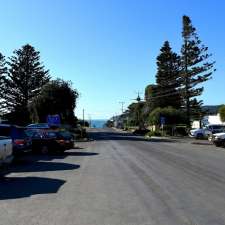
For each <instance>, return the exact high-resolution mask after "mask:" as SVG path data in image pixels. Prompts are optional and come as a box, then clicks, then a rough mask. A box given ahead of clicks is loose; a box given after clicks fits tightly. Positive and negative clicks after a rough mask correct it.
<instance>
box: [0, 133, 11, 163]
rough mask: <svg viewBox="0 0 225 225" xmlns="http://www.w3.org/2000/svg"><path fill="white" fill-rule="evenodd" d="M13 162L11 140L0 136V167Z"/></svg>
mask: <svg viewBox="0 0 225 225" xmlns="http://www.w3.org/2000/svg"><path fill="white" fill-rule="evenodd" d="M12 160H13V150H12V139H11V138H10V137H3V136H0V166H1V167H4V166H5V165H8V164H10V163H11V162H12Z"/></svg>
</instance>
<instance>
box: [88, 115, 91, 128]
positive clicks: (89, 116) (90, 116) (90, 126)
mask: <svg viewBox="0 0 225 225" xmlns="http://www.w3.org/2000/svg"><path fill="white" fill-rule="evenodd" d="M88 117H89V127H90V128H91V114H88Z"/></svg>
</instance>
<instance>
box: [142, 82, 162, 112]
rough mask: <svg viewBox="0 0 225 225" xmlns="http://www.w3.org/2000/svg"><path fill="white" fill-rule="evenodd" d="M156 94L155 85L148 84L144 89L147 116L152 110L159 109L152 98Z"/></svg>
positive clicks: (155, 100) (156, 102)
mask: <svg viewBox="0 0 225 225" xmlns="http://www.w3.org/2000/svg"><path fill="white" fill-rule="evenodd" d="M156 94H157V85H155V84H149V85H148V86H147V87H146V88H145V101H146V103H145V111H146V114H149V113H150V112H151V111H152V110H153V109H155V108H157V107H159V104H158V101H157V99H156V98H154V97H155V96H156Z"/></svg>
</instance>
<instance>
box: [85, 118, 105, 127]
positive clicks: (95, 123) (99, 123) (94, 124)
mask: <svg viewBox="0 0 225 225" xmlns="http://www.w3.org/2000/svg"><path fill="white" fill-rule="evenodd" d="M89 122H90V121H89ZM106 122H107V120H106V119H96V120H95V119H93V120H91V124H90V125H91V127H92V128H103V127H105V124H106Z"/></svg>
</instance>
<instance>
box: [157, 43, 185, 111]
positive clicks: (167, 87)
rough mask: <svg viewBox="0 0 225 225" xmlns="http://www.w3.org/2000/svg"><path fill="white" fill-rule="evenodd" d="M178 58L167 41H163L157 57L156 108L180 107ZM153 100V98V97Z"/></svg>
mask: <svg viewBox="0 0 225 225" xmlns="http://www.w3.org/2000/svg"><path fill="white" fill-rule="evenodd" d="M179 73H180V57H179V56H178V55H177V54H176V53H175V52H173V51H172V49H171V47H170V44H169V42H168V41H165V43H164V45H163V47H162V48H161V49H160V54H159V56H158V57H157V74H156V84H157V89H156V95H155V99H156V101H157V105H158V107H161V108H164V107H168V106H172V107H174V108H176V109H178V108H180V107H181V95H180V92H179V87H180V83H179ZM153 99H154V96H153Z"/></svg>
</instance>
